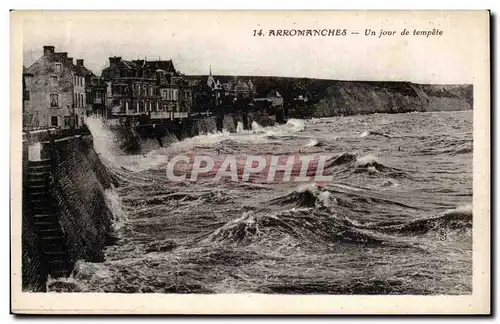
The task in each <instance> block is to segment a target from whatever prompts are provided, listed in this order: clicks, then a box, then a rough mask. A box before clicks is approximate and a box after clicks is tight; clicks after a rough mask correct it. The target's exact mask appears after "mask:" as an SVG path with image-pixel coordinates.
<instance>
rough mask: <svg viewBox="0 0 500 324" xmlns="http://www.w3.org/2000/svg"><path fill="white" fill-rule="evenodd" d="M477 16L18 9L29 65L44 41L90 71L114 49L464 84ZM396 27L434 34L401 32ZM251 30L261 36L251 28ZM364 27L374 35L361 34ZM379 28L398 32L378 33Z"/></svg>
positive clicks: (188, 67)
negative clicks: (327, 33)
mask: <svg viewBox="0 0 500 324" xmlns="http://www.w3.org/2000/svg"><path fill="white" fill-rule="evenodd" d="M483 17H486V16H483ZM478 18H481V17H480V16H479V15H477V14H476V15H474V14H471V13H465V12H454V13H450V12H448V13H445V14H444V13H439V12H425V13H424V12H420V13H413V14H411V13H409V12H407V13H406V16H402V14H401V13H397V12H385V13H384V12H370V13H367V12H357V13H353V12H311V11H309V12H302V13H301V12H278V11H274V12H210V11H206V12H72V13H68V12H57V13H54V12H52V13H48V12H45V13H43V14H40V13H35V12H33V13H29V14H28V15H26V16H25V17H24V25H23V35H22V37H23V46H24V48H23V62H24V65H26V66H29V65H30V64H31V63H33V62H34V61H35V60H36V59H38V58H39V57H40V56H41V55H42V52H43V50H42V47H43V46H44V45H53V46H55V47H56V51H59V52H68V56H69V57H73V58H74V59H75V60H76V59H78V58H83V59H84V60H85V65H86V66H88V67H89V68H90V69H91V70H93V71H94V73H96V74H100V71H101V70H102V69H103V68H104V67H106V66H108V65H109V60H108V58H109V57H110V56H114V55H116V56H122V57H123V58H124V59H128V60H132V59H137V58H140V59H143V58H147V59H148V60H154V59H159V58H161V59H173V61H174V64H175V66H176V68H177V69H178V70H179V71H180V72H182V73H185V74H208V69H209V65H212V71H213V74H215V75H216V74H224V75H228V74H229V75H272V76H290V77H311V78H314V77H315V78H328V79H339V80H407V81H413V82H419V83H473V81H474V75H475V73H474V71H475V70H476V69H477V67H478V65H479V64H481V62H480V61H479V60H480V59H481V57H482V56H481V55H480V54H484V50H485V48H486V47H485V46H484V45H485V42H486V40H487V35H486V29H485V28H486V25H485V24H484V23H483V22H486V19H482V20H480V19H478ZM404 28H406V29H407V30H409V31H410V33H411V34H412V32H413V29H418V30H429V29H430V30H432V29H433V28H435V29H440V30H442V31H443V35H442V36H431V37H428V38H427V37H425V36H413V35H411V34H410V35H409V36H401V35H400V33H401V31H402V30H403V29H404ZM254 29H256V30H260V29H262V30H263V33H264V34H266V35H265V36H261V37H254V36H253V30H254ZM270 29H273V30H277V29H299V30H300V29H347V33H348V35H347V36H345V37H341V36H336V37H299V36H295V37H272V36H269V35H268V31H269V30H270ZM366 29H372V30H374V31H375V32H376V34H377V35H376V36H375V37H373V36H371V37H368V36H365V30H366ZM380 29H384V30H390V31H396V33H397V35H396V36H385V37H384V36H382V38H378V36H379V33H380ZM351 32H358V33H359V34H358V35H354V34H351ZM485 35H486V36H485ZM483 56H484V55H483Z"/></svg>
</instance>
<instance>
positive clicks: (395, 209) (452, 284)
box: [58, 111, 473, 295]
mask: <svg viewBox="0 0 500 324" xmlns="http://www.w3.org/2000/svg"><path fill="white" fill-rule="evenodd" d="M88 126H89V128H90V130H91V132H92V134H93V137H94V146H95V149H96V151H97V152H98V153H99V154H100V157H101V160H102V161H103V163H104V164H105V165H106V167H107V168H108V171H109V173H110V174H111V176H112V178H113V179H114V180H115V182H116V184H117V185H116V186H115V187H114V188H113V189H111V190H107V192H106V195H107V199H108V203H109V206H110V207H111V209H112V212H113V215H114V218H115V219H114V230H115V232H116V236H117V241H116V243H115V244H113V245H110V246H108V247H107V249H106V251H105V254H106V260H105V262H102V263H90V262H84V261H80V262H78V264H77V266H76V268H75V270H74V272H73V274H72V276H71V277H70V278H68V279H58V280H66V281H67V283H68V284H69V283H71V286H72V287H73V288H72V290H73V291H83V292H116V293H203V294H212V293H265V294H412V295H415V294H432V295H436V294H447V295H448V294H450V295H458V294H471V293H472V150H473V131H472V111H460V112H455V111H451V112H427V113H407V114H373V115H364V116H361V115H360V116H347V117H332V118H322V119H310V120H298V119H292V120H289V121H288V122H287V123H286V124H283V125H277V126H273V127H261V126H260V125H258V124H256V123H254V124H253V127H252V130H250V131H249V130H243V129H242V128H241V127H238V131H237V132H236V133H229V132H220V133H213V134H205V135H199V136H196V137H193V138H188V139H185V140H183V141H175V142H173V143H171V144H170V145H168V146H167V147H163V148H156V149H152V150H150V151H147V152H141V153H140V154H137V155H125V154H123V153H122V152H120V150H119V148H118V146H117V145H116V139H115V138H114V135H113V132H111V131H110V130H109V129H107V128H106V126H105V124H104V123H103V122H102V121H101V120H99V119H97V118H89V121H88ZM177 154H186V155H200V154H201V155H206V156H211V157H213V158H214V159H215V160H216V161H223V160H224V159H225V158H226V157H227V156H230V155H231V156H235V157H236V158H237V159H238V160H239V159H244V157H245V156H248V155H257V156H271V155H278V156H294V155H297V154H302V155H321V154H328V155H329V156H331V157H330V158H329V159H328V160H327V161H326V164H325V174H328V175H331V176H333V180H332V181H329V182H326V183H325V182H316V181H314V180H312V181H310V182H301V183H298V182H290V181H288V182H286V181H280V180H279V179H278V180H277V181H272V182H268V181H263V179H262V178H259V177H253V178H250V180H249V181H232V180H231V179H230V178H223V179H221V180H219V181H214V177H213V174H210V173H207V174H205V175H203V174H201V175H200V176H199V177H198V179H197V180H196V181H195V182H191V181H189V179H187V180H185V181H181V182H175V181H170V180H169V178H168V177H167V175H166V171H165V170H166V165H167V163H168V161H169V160H170V159H171V158H172V157H173V156H175V155H177ZM293 172H296V170H295V171H293Z"/></svg>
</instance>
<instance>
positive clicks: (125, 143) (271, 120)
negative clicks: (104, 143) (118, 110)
mask: <svg viewBox="0 0 500 324" xmlns="http://www.w3.org/2000/svg"><path fill="white" fill-rule="evenodd" d="M254 121H255V122H256V123H258V124H259V125H261V126H273V125H275V124H276V118H275V116H267V115H263V114H260V113H259V112H251V113H248V114H247V115H243V114H238V113H229V114H225V115H224V118H223V120H222V128H223V131H226V132H231V133H235V132H236V129H237V125H238V122H241V123H242V125H243V126H244V128H245V129H251V128H252V123H253V122H254ZM110 129H111V130H112V131H113V132H114V134H115V136H116V138H117V139H118V147H119V149H120V150H121V152H122V153H123V154H145V153H147V152H149V151H151V150H156V149H159V148H161V147H166V146H168V145H170V144H172V143H174V142H177V141H181V140H183V139H186V138H191V137H195V136H198V135H203V134H214V133H216V132H217V131H218V130H217V117H216V116H209V117H198V118H186V119H183V120H178V121H175V120H174V121H172V120H164V121H155V122H154V123H153V122H152V123H150V124H143V125H137V126H131V125H126V124H124V125H112V126H110Z"/></svg>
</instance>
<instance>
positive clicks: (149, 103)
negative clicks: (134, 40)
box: [101, 57, 193, 119]
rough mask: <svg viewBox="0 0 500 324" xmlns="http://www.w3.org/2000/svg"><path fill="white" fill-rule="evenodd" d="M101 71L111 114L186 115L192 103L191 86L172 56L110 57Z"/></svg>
mask: <svg viewBox="0 0 500 324" xmlns="http://www.w3.org/2000/svg"><path fill="white" fill-rule="evenodd" d="M109 64H110V65H109V67H107V68H105V69H104V70H103V71H102V75H101V78H102V80H103V81H104V82H105V83H106V94H105V96H106V99H105V101H106V110H107V117H108V118H116V117H140V116H144V115H146V116H148V118H150V119H155V118H170V119H172V118H182V117H187V116H188V114H189V112H190V111H191V108H192V105H193V95H192V90H191V87H190V86H189V84H188V83H187V81H185V80H184V78H183V77H182V76H181V75H180V74H179V73H178V72H177V71H176V70H175V67H174V65H173V63H172V61H171V60H167V61H160V60H158V61H146V60H133V61H127V60H123V59H122V58H121V57H110V58H109Z"/></svg>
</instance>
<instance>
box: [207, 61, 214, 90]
mask: <svg viewBox="0 0 500 324" xmlns="http://www.w3.org/2000/svg"><path fill="white" fill-rule="evenodd" d="M209 71H210V74H209V75H208V79H207V85H208V86H209V87H210V88H212V89H213V88H214V86H215V80H214V77H213V76H212V64H210V66H209Z"/></svg>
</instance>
